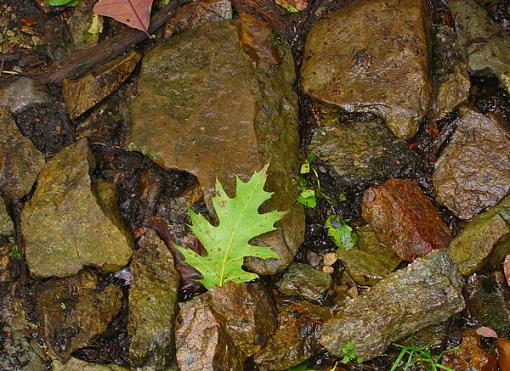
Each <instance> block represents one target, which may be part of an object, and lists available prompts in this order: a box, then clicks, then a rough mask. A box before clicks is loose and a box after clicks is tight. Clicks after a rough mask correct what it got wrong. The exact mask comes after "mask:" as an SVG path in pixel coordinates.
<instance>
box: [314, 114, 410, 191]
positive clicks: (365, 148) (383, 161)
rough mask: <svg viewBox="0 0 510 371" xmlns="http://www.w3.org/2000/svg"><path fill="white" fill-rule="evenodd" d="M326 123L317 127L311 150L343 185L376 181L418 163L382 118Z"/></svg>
mask: <svg viewBox="0 0 510 371" xmlns="http://www.w3.org/2000/svg"><path fill="white" fill-rule="evenodd" d="M331 121H332V120H329V121H326V122H323V123H322V125H321V126H319V127H318V128H317V129H315V130H314V133H313V134H312V139H311V142H310V145H309V146H308V150H309V152H310V153H314V154H316V155H317V156H318V157H319V158H320V159H321V160H323V161H324V162H325V163H326V165H328V172H329V173H330V175H331V177H332V178H333V179H334V181H335V184H338V186H339V187H341V188H349V187H355V186H363V185H365V184H373V183H375V182H378V181H383V180H386V179H388V178H392V177H397V176H399V175H400V174H402V173H406V172H409V170H410V169H414V168H416V167H418V166H419V159H418V156H417V155H416V154H415V153H414V152H411V151H409V150H408V147H407V143H406V142H405V141H403V140H399V139H396V138H395V137H394V136H393V135H392V134H391V133H390V131H389V130H388V129H387V128H386V127H385V126H384V124H383V123H381V122H380V120H374V121H368V122H355V123H340V124H339V123H337V122H336V120H335V121H333V122H331Z"/></svg>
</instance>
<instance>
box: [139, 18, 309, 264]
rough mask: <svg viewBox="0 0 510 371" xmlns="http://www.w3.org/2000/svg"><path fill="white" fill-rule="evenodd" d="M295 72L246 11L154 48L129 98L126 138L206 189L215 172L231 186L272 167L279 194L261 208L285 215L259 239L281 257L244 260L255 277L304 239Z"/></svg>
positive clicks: (283, 48)
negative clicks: (135, 94) (235, 19)
mask: <svg viewBox="0 0 510 371" xmlns="http://www.w3.org/2000/svg"><path fill="white" fill-rule="evenodd" d="M245 50H246V51H248V53H247V52H245ZM294 79H295V72H294V63H293V60H292V53H291V50H290V47H289V46H288V45H287V44H286V43H285V42H283V41H282V40H279V39H278V38H277V37H276V36H275V35H273V34H272V32H271V29H270V28H269V26H268V25H267V24H265V23H264V22H261V21H259V20H257V19H255V18H252V17H248V16H243V17H240V19H239V22H238V23H236V22H232V21H223V22H215V23H206V24H203V25H201V26H199V27H197V28H195V29H192V30H188V31H185V32H183V33H181V34H179V35H176V36H174V37H172V38H170V39H169V40H167V41H166V42H164V43H161V44H159V45H158V46H157V47H156V48H154V49H152V50H151V51H150V52H149V53H147V54H146V56H145V58H144V60H143V62H142V70H141V76H140V81H139V84H138V85H139V86H138V90H139V95H138V97H137V98H135V100H134V101H133V103H132V105H131V116H132V122H133V127H132V133H131V138H130V142H132V143H133V144H134V145H136V146H137V147H138V148H140V149H141V150H144V151H148V152H150V153H153V154H154V159H155V161H156V162H157V163H159V164H160V165H162V166H164V167H165V168H177V169H182V170H187V171H188V172H191V173H193V174H194V175H196V176H197V178H198V181H199V182H200V185H201V186H202V187H203V189H204V190H211V188H212V187H213V186H214V183H215V181H216V178H218V179H219V180H220V181H221V182H222V184H223V185H224V186H225V189H226V190H227V192H230V193H231V192H232V191H233V190H234V189H235V188H234V183H235V176H236V175H237V176H239V177H240V178H241V179H244V180H247V179H248V178H249V177H251V175H252V174H253V172H254V171H259V170H260V169H261V168H262V167H263V166H264V164H266V163H269V164H270V165H269V170H268V174H269V175H268V180H267V189H268V190H270V191H273V192H275V194H274V197H273V198H272V199H271V200H270V201H269V202H268V203H267V205H266V207H268V208H276V209H278V210H286V211H287V215H286V216H285V218H284V219H283V220H282V221H281V222H280V223H279V225H278V230H276V231H275V232H272V233H269V234H267V235H265V236H263V237H261V238H259V239H258V240H259V241H260V242H261V243H263V244H265V245H266V246H270V247H272V248H273V249H274V250H275V251H276V252H277V253H278V254H279V256H280V259H272V260H264V259H258V258H249V259H246V260H245V265H246V266H247V267H248V268H249V269H251V270H253V271H255V272H256V273H259V274H275V273H276V272H278V271H281V270H283V269H284V268H285V267H286V266H287V265H288V264H289V263H290V262H291V261H292V259H293V258H294V256H295V254H296V252H297V249H298V248H299V246H300V244H301V242H302V241H303V237H304V212H303V207H302V206H301V205H300V204H298V203H297V202H296V198H297V195H298V187H297V183H296V176H295V174H297V173H298V171H299V159H298V148H299V133H298V112H297V97H296V94H295V92H294V90H293V84H294Z"/></svg>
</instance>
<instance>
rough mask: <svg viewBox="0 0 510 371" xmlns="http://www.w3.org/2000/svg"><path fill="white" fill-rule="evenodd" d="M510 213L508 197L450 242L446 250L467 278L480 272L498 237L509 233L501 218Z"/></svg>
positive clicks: (467, 226) (473, 221) (509, 228)
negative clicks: (507, 212)
mask: <svg viewBox="0 0 510 371" xmlns="http://www.w3.org/2000/svg"><path fill="white" fill-rule="evenodd" d="M505 210H507V211H510V196H507V197H505V198H504V199H503V201H501V202H500V203H499V204H498V205H497V206H495V207H493V208H490V209H489V210H488V211H486V212H484V213H482V214H480V215H478V216H477V217H475V218H474V219H473V220H471V221H470V222H469V223H468V224H467V225H466V226H465V228H464V229H463V230H462V231H461V232H460V233H459V234H458V235H457V236H456V237H455V238H454V239H453V240H452V241H451V242H450V245H449V246H448V249H447V250H446V251H447V252H448V254H449V255H450V256H451V257H452V259H453V260H454V261H455V262H456V263H457V265H458V266H459V271H460V273H462V274H463V275H465V276H467V275H470V274H472V273H474V272H477V271H478V270H480V269H481V268H482V267H483V266H484V264H485V263H486V262H487V260H488V258H489V256H490V254H491V252H492V251H493V248H494V245H495V244H496V242H497V241H498V239H499V238H500V237H502V236H503V235H505V234H507V233H510V226H509V225H508V223H507V222H505V220H504V219H503V217H502V216H501V213H503V212H505Z"/></svg>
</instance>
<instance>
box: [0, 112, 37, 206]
mask: <svg viewBox="0 0 510 371" xmlns="http://www.w3.org/2000/svg"><path fill="white" fill-rule="evenodd" d="M0 127H1V128H2V132H3V133H4V134H3V135H2V141H0V190H1V191H2V193H3V194H4V195H5V196H6V197H7V198H9V199H16V198H18V197H21V196H24V195H25V194H27V193H28V192H30V190H31V189H32V186H33V184H34V182H35V180H36V178H37V175H38V174H39V171H40V170H41V168H42V167H43V165H44V156H43V154H42V153H41V152H39V151H38V150H37V149H36V148H35V147H34V145H33V144H32V142H31V141H30V139H28V138H25V137H24V136H23V135H22V134H21V132H20V131H19V129H18V126H17V125H16V122H14V118H13V117H12V115H11V114H10V112H9V111H8V110H7V109H5V108H2V107H0Z"/></svg>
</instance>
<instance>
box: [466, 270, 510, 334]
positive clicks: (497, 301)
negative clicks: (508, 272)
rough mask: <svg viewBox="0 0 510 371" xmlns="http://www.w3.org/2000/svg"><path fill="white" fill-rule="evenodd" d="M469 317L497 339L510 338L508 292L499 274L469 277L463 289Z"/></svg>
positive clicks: (509, 292) (509, 300)
mask: <svg viewBox="0 0 510 371" xmlns="http://www.w3.org/2000/svg"><path fill="white" fill-rule="evenodd" d="M465 291H466V303H467V309H468V313H469V315H470V316H471V317H472V318H473V319H474V320H475V321H476V323H477V324H479V325H480V326H487V327H490V328H492V329H493V330H494V331H496V333H497V334H498V336H499V337H501V338H508V337H509V336H510V291H509V289H508V287H507V285H506V281H505V278H504V276H503V274H502V273H501V272H493V273H490V274H487V275H477V274H473V275H471V276H469V278H468V280H467V284H466V287H465Z"/></svg>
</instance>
